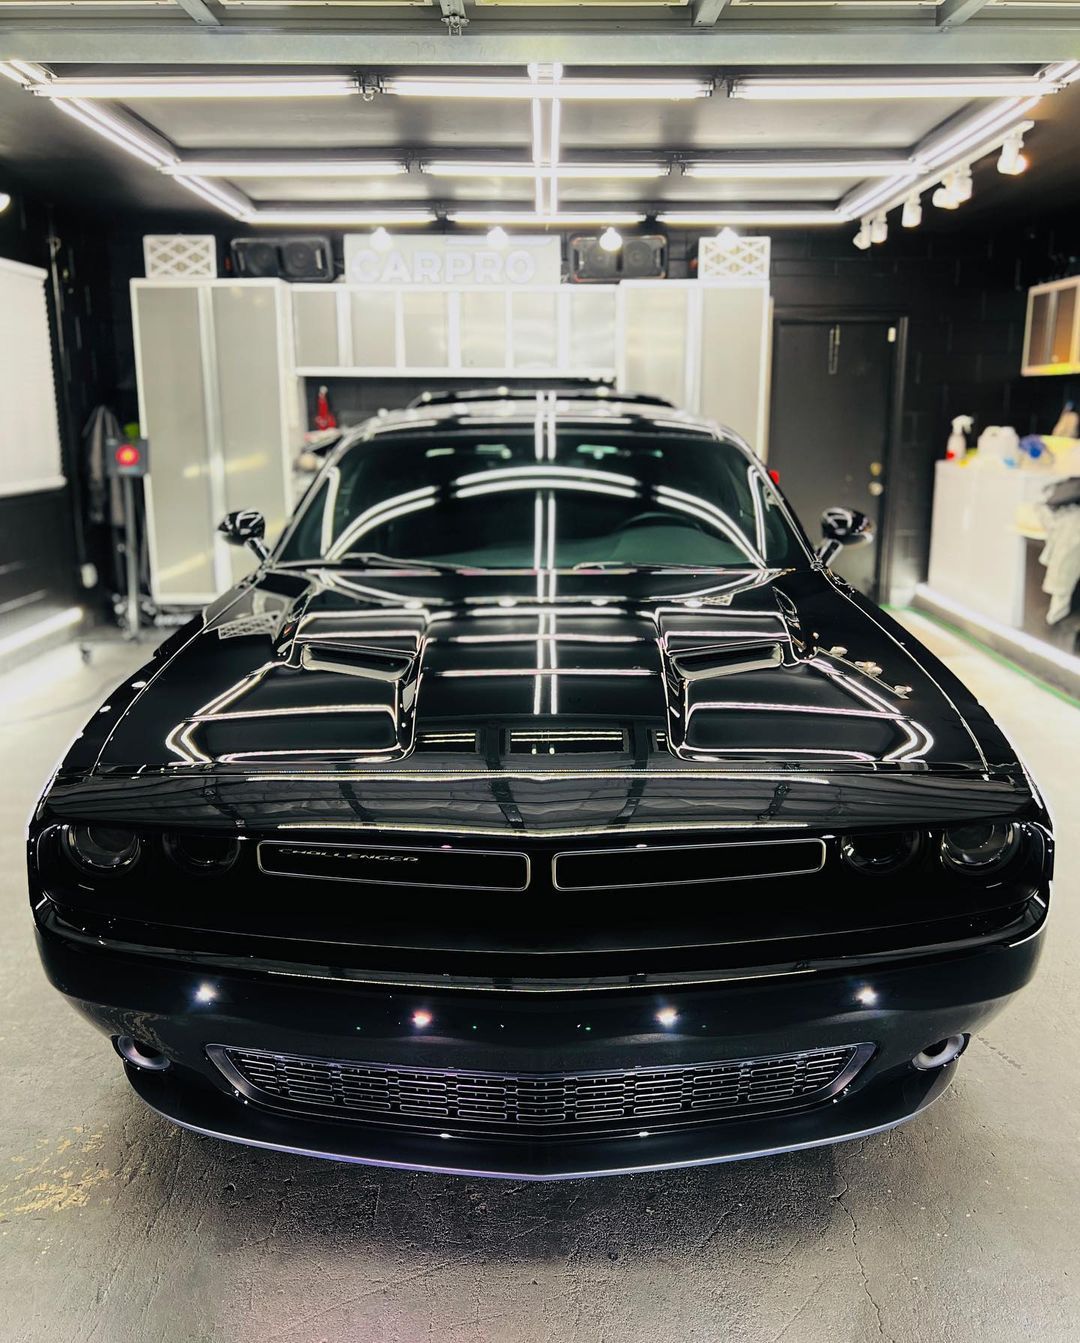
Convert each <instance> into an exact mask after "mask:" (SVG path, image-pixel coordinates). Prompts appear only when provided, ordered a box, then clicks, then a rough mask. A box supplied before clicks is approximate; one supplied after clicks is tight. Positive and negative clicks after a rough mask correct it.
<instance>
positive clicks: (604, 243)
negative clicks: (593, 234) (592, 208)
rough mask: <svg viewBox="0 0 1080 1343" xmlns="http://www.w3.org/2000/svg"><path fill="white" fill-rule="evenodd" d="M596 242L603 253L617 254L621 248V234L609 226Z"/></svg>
mask: <svg viewBox="0 0 1080 1343" xmlns="http://www.w3.org/2000/svg"><path fill="white" fill-rule="evenodd" d="M598 241H599V243H600V246H601V248H602V249H603V250H604V251H605V252H617V251H618V250H619V248H620V247H621V246H622V234H621V233H620V232H619V230H618V229H614V228H612V227H611V225H610V224H609V225H608V226H607V228H606V229H604V231H603V233H601V235H600V237H599V240H598Z"/></svg>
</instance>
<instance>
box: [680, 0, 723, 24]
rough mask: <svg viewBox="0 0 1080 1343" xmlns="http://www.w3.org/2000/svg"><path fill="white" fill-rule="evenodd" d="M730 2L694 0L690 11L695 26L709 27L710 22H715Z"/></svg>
mask: <svg viewBox="0 0 1080 1343" xmlns="http://www.w3.org/2000/svg"><path fill="white" fill-rule="evenodd" d="M730 3H731V0H694V4H693V8H692V9H691V11H690V13H691V16H692V18H693V22H694V26H695V27H697V28H707V27H709V25H710V24H713V23H715V22H716V20H717V19H718V18H719V17H720V15H721V14H722V13H723V12H724V10H725V9H727V7H728V5H729V4H730Z"/></svg>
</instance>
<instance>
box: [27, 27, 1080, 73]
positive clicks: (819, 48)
mask: <svg viewBox="0 0 1080 1343" xmlns="http://www.w3.org/2000/svg"><path fill="white" fill-rule="evenodd" d="M496 27H497V28H498V31H493V30H492V25H491V24H490V22H488V21H485V22H484V23H483V24H481V22H480V21H479V20H475V19H474V20H473V22H472V23H470V25H469V30H468V33H467V34H466V37H465V39H463V40H462V41H460V42H447V40H446V37H445V35H444V34H443V33H440V32H432V31H430V30H428V31H424V30H423V29H421V28H419V27H417V26H415V25H413V26H410V25H409V24H408V23H402V24H401V25H400V26H399V27H398V28H397V29H396V30H395V29H389V30H387V29H386V28H381V29H380V30H378V31H372V30H370V29H368V30H366V31H365V30H363V29H357V28H340V29H336V30H335V29H331V28H319V29H311V30H308V31H306V32H305V31H303V30H297V29H283V28H277V29H275V28H273V27H272V26H266V27H262V28H258V29H255V28H252V27H251V26H250V25H247V24H245V26H244V28H242V29H234V28H232V27H231V26H230V25H229V24H228V23H225V24H222V25H221V26H220V27H217V28H213V29H211V28H209V27H207V26H206V25H201V24H200V25H196V24H186V23H185V25H184V26H178V25H177V24H175V23H169V22H167V21H165V22H163V21H158V20H155V19H152V18H148V19H145V20H144V21H143V22H138V21H134V20H132V21H128V22H127V23H125V24H118V23H117V22H115V21H109V22H108V23H104V22H103V23H102V24H94V23H92V22H90V21H88V20H86V19H83V20H82V21H81V22H78V21H75V20H73V19H72V18H70V17H65V18H64V19H63V20H59V19H58V20H57V21H56V23H55V25H49V24H45V23H43V22H41V21H39V22H38V23H36V24H33V25H31V26H20V25H18V24H14V23H12V24H10V25H5V26H4V31H3V54H4V58H5V59H6V60H26V61H40V62H43V63H46V64H48V63H51V62H55V63H56V64H64V63H69V64H77V65H80V66H86V65H92V64H95V63H101V64H107V65H110V66H114V67H115V66H118V65H147V66H151V67H153V68H155V69H158V70H160V69H162V68H163V67H165V66H170V65H186V64H190V65H195V66H199V67H202V68H205V69H208V70H209V69H212V68H213V67H215V66H218V65H234V66H235V65H271V66H285V65H311V66H316V67H318V66H323V67H325V66H333V67H340V66H352V67H356V68H359V69H365V70H369V71H370V70H373V69H377V68H378V67H380V66H395V67H399V68H400V67H408V66H442V67H444V68H449V67H454V66H465V67H477V66H485V65H502V66H510V67H515V68H523V67H525V66H526V65H528V64H529V62H530V61H551V62H554V61H561V62H562V63H563V64H564V65H566V66H567V67H568V68H572V67H573V66H574V65H579V64H580V63H581V59H582V45H581V44H582V37H583V35H589V34H591V33H594V32H598V30H596V29H595V28H594V27H590V26H588V25H584V26H578V27H574V26H572V25H571V24H565V25H563V26H561V27H560V28H559V29H556V30H554V31H553V30H552V29H550V28H549V29H547V30H546V31H542V32H538V31H536V29H535V27H533V26H531V25H530V26H529V27H527V28H521V27H517V26H515V28H514V30H513V31H512V32H511V31H507V29H506V25H505V24H499V25H496ZM1068 60H1080V20H1078V19H1076V18H1075V17H1073V18H1065V17H1063V18H1061V19H1058V20H1051V19H1047V18H1045V17H1044V18H1041V19H1039V20H1037V21H1036V20H1019V19H998V20H995V22H993V23H968V24H962V25H961V26H960V27H959V28H956V29H950V30H947V31H942V30H941V29H939V28H937V27H936V26H934V25H932V24H927V23H926V22H925V19H923V20H921V21H918V22H912V23H899V22H885V21H870V20H867V21H865V22H864V21H862V20H852V19H850V18H848V19H839V20H822V19H818V20H816V21H815V24H814V26H813V29H812V30H809V31H792V30H791V29H790V28H776V27H770V26H769V25H768V24H764V23H763V24H761V25H757V24H755V25H754V26H753V27H752V28H751V27H750V26H749V25H748V24H743V23H739V24H734V23H724V24H719V25H718V26H716V27H714V28H695V27H692V26H690V25H686V26H684V27H682V28H681V29H672V28H670V27H664V26H657V27H654V28H652V29H648V28H644V27H642V28H641V29H635V30H629V29H627V28H626V27H625V26H624V27H622V28H620V29H618V30H615V31H612V30H611V29H610V28H608V29H607V31H604V32H603V41H599V40H597V41H596V42H595V45H591V46H590V48H589V52H588V62H589V65H590V66H591V67H593V68H600V67H604V68H614V67H621V66H643V67H652V68H653V69H657V68H671V67H674V66H696V67H698V68H699V69H700V68H701V67H703V66H710V65H715V66H718V67H721V68H731V67H733V66H744V65H752V66H758V67H761V68H768V67H772V66H778V65H779V66H788V67H791V66H795V67H800V68H803V69H806V68H807V67H811V66H815V65H817V66H827V67H833V68H835V67H837V66H842V65H857V66H867V67H870V66H886V65H919V64H922V63H924V62H925V63H930V64H933V65H936V66H948V65H951V66H962V65H979V64H1004V65H1016V64H1035V65H1044V64H1049V63H1051V62H1054V61H1068Z"/></svg>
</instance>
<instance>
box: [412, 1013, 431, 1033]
mask: <svg viewBox="0 0 1080 1343" xmlns="http://www.w3.org/2000/svg"><path fill="white" fill-rule="evenodd" d="M434 1020H435V1018H434V1016H433V1015H432V1014H431V1013H430V1012H429V1011H427V1009H426V1008H423V1007H421V1008H418V1009H417V1011H415V1012H414V1013H413V1014H412V1024H413V1025H414V1026H415V1027H416V1029H417V1030H420V1031H422V1030H423V1029H424V1028H425V1027H426V1026H430V1025H431V1023H432V1022H433V1021H434Z"/></svg>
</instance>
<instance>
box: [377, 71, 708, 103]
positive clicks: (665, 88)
mask: <svg viewBox="0 0 1080 1343" xmlns="http://www.w3.org/2000/svg"><path fill="white" fill-rule="evenodd" d="M382 91H383V92H384V93H392V94H396V95H398V96H399V97H403V98H559V99H561V100H562V101H564V102H567V101H569V102H574V101H585V102H593V101H597V102H599V101H606V100H608V99H614V100H622V101H624V102H642V101H645V100H648V99H652V98H656V99H661V100H663V99H667V100H671V101H679V100H681V99H685V98H708V97H709V96H710V95H711V94H712V91H713V86H712V81H711V80H702V79H633V80H630V79H563V80H560V81H559V83H558V84H534V83H533V82H532V80H529V79H514V78H510V79H469V78H467V77H465V78H455V77H454V76H450V75H448V76H445V77H442V78H440V77H427V76H423V75H398V76H391V77H390V78H388V79H384V80H383V81H382Z"/></svg>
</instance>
